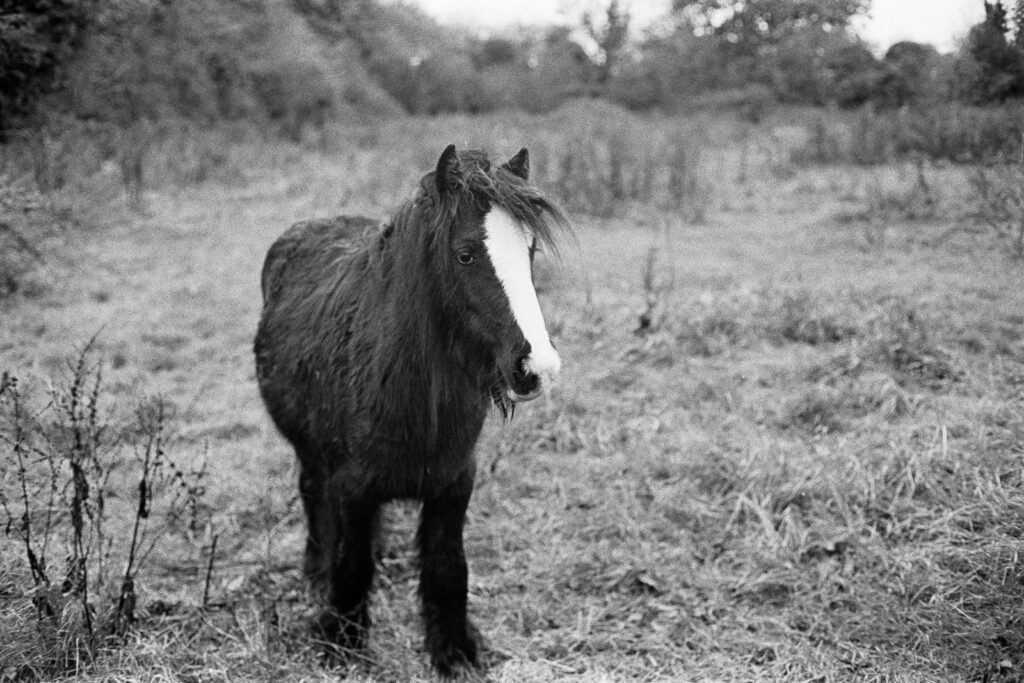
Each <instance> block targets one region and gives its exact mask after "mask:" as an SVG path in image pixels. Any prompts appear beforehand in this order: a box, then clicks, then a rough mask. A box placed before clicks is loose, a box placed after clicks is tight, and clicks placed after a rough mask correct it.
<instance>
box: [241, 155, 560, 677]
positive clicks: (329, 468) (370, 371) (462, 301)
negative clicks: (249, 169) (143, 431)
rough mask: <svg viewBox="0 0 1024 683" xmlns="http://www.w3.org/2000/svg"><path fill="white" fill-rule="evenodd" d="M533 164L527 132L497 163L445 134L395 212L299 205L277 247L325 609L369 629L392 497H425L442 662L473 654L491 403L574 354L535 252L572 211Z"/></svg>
mask: <svg viewBox="0 0 1024 683" xmlns="http://www.w3.org/2000/svg"><path fill="white" fill-rule="evenodd" d="M529 171H530V163H529V154H528V152H527V150H526V149H522V150H520V152H519V153H518V154H516V155H515V156H514V157H512V158H511V159H510V160H508V161H507V162H506V163H504V164H501V165H500V166H497V167H496V168H494V167H492V165H491V163H490V161H489V160H488V158H487V155H486V153H484V152H483V151H480V150H464V151H461V152H458V151H456V148H455V146H454V145H449V146H448V147H447V148H446V149H445V150H444V152H443V153H442V154H441V156H440V158H439V159H438V161H437V165H436V168H435V169H434V170H433V171H432V172H430V173H427V174H426V175H424V176H423V177H422V180H421V181H420V184H419V187H418V190H417V191H416V192H415V194H414V196H412V197H411V198H410V199H408V200H407V201H405V202H404V203H402V204H401V205H400V206H399V207H398V209H397V210H396V211H395V213H394V214H393V216H392V217H391V218H390V219H389V220H387V221H385V222H384V223H382V224H381V223H378V222H377V221H374V220H372V219H370V218H365V217H361V216H339V217H336V218H331V219H315V220H308V221H303V222H299V223H296V224H295V225H293V226H292V227H291V228H289V229H288V230H287V231H286V232H285V233H284V234H283V235H281V237H280V238H278V239H277V241H275V242H274V244H273V245H272V246H271V247H270V250H269V251H268V253H267V256H266V260H265V262H264V265H263V270H262V275H261V288H262V292H263V310H262V314H261V317H260V321H259V327H258V330H257V333H256V338H255V343H254V350H255V356H256V369H257V379H258V383H259V389H260V393H261V395H262V397H263V401H264V403H265V405H266V408H267V411H268V413H269V414H270V416H271V418H272V420H273V422H274V423H275V425H276V426H277V428H278V430H279V431H280V432H281V434H282V435H283V436H284V437H285V438H286V439H287V440H288V441H289V442H290V443H291V445H292V446H293V447H294V449H295V454H296V456H297V459H298V463H299V493H300V495H301V498H302V502H303V506H304V508H305V512H306V521H307V527H308V536H307V541H306V547H305V557H304V571H305V574H306V576H307V577H308V579H309V580H310V583H311V584H312V586H313V587H314V589H315V591H316V593H318V594H319V595H321V596H323V598H324V599H325V601H326V603H327V604H326V607H325V609H324V610H323V612H322V614H321V615H320V616H319V618H318V620H317V623H318V626H319V628H320V629H321V631H322V633H323V634H324V635H325V636H326V637H328V638H329V639H330V640H332V641H333V642H335V643H337V644H338V645H340V646H341V648H342V650H343V651H344V650H358V649H360V648H362V647H364V646H365V639H366V631H367V629H368V627H369V626H370V618H369V613H368V596H369V592H370V589H371V585H372V582H373V575H374V559H373V545H374V542H375V538H376V535H377V532H378V526H379V517H380V509H381V506H382V505H383V504H385V503H387V502H389V501H392V500H397V499H415V500H419V501H422V510H421V513H420V520H419V528H418V531H417V546H418V551H419V559H420V562H419V569H420V583H419V594H420V600H421V603H422V616H423V619H424V625H425V645H426V650H427V652H428V653H429V656H430V660H431V663H432V665H433V666H434V668H435V669H436V670H437V671H438V672H439V673H440V674H442V675H445V676H448V675H452V674H453V672H455V671H456V670H458V669H460V668H465V667H473V666H477V665H478V655H477V650H478V635H477V632H476V629H475V628H474V627H473V625H472V624H471V622H470V621H469V619H468V617H467V614H466V587H467V568H466V558H465V553H464V550H463V541H462V534H463V526H464V523H465V517H466V508H467V506H468V504H469V500H470V495H471V494H472V491H473V480H474V474H475V469H476V464H475V460H474V454H473V452H474V448H475V445H476V442H477V439H478V438H479V436H480V431H481V428H482V426H483V424H484V419H485V417H486V414H487V412H488V409H489V407H490V405H492V404H493V405H494V406H496V407H497V408H498V410H499V411H500V412H501V414H502V415H503V416H504V417H505V418H506V419H508V418H509V417H510V416H511V414H512V413H513V411H514V408H515V405H516V404H517V403H521V402H524V401H529V400H531V399H534V398H536V397H537V396H539V395H541V394H542V393H543V392H545V391H546V390H547V389H548V388H549V387H550V386H551V385H552V384H553V383H554V382H555V381H556V379H557V377H558V375H559V372H560V368H561V360H560V357H559V354H558V352H557V351H556V350H555V348H554V346H553V344H552V342H551V339H550V337H549V335H548V333H547V329H546V327H545V322H544V317H543V314H542V312H541V308H540V304H539V302H538V300H537V294H536V291H535V288H534V284H533V272H532V265H533V260H534V256H535V254H536V252H537V250H538V248H541V247H544V248H547V249H549V250H552V251H554V250H555V247H556V245H555V241H556V240H555V237H556V232H557V231H558V230H559V229H560V228H567V227H568V224H567V221H566V219H565V217H564V214H563V213H562V211H561V210H560V209H559V208H558V207H557V206H556V205H555V204H554V203H553V202H552V201H550V200H549V199H547V198H546V197H545V196H544V195H543V194H542V193H541V192H540V191H539V190H537V189H536V188H535V187H533V186H531V185H530V184H529V182H528V181H529Z"/></svg>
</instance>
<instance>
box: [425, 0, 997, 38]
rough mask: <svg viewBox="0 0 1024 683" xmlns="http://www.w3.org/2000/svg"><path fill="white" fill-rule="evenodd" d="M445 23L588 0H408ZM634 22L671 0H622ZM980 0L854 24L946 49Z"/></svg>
mask: <svg viewBox="0 0 1024 683" xmlns="http://www.w3.org/2000/svg"><path fill="white" fill-rule="evenodd" d="M412 1H413V2H414V3H415V4H418V5H420V6H421V7H422V8H423V9H425V10H426V11H427V13H429V14H431V15H433V16H434V17H436V18H437V19H439V20H440V21H442V22H445V23H457V24H465V25H469V26H473V27H479V28H482V29H497V28H500V27H501V26H507V25H509V24H546V23H555V22H565V21H567V20H573V19H575V18H577V17H578V16H579V15H580V13H581V11H582V9H583V8H585V7H587V6H588V2H587V0H412ZM626 1H627V4H628V5H629V7H630V10H631V12H632V14H633V17H634V21H635V22H636V24H637V25H639V26H642V25H645V24H647V23H649V22H650V21H652V20H653V19H655V18H657V17H658V16H660V15H662V14H664V12H665V11H666V9H667V8H668V6H669V5H670V4H671V0H632V2H629V0H626ZM983 17H984V9H983V6H982V1H981V0H872V1H871V14H870V16H869V17H868V18H867V20H865V21H862V22H860V23H859V24H858V29H859V32H860V34H861V35H862V36H863V37H864V38H865V39H866V40H867V41H868V42H869V43H871V44H872V45H874V46H875V47H877V48H880V49H883V50H884V49H885V48H886V47H888V46H889V45H891V44H892V43H894V42H896V41H899V40H915V41H918V42H923V43H932V44H934V45H935V46H936V47H938V48H939V49H940V50H951V49H953V47H954V46H955V43H956V40H957V39H958V38H961V37H963V36H965V35H966V34H967V30H968V29H969V28H970V27H971V25H972V24H975V23H977V22H979V21H981V20H982V18H983Z"/></svg>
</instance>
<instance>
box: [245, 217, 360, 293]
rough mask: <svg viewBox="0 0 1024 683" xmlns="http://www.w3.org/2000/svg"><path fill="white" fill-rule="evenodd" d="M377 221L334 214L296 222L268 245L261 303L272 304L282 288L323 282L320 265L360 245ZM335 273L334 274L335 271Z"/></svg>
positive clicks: (323, 265)
mask: <svg viewBox="0 0 1024 683" xmlns="http://www.w3.org/2000/svg"><path fill="white" fill-rule="evenodd" d="M378 224H379V222H378V221H376V220H374V219H372V218H367V217H365V216H337V217H335V218H320V219H314V220H308V221H300V222H298V223H295V224H294V225H292V227H290V228H288V230H286V231H285V232H284V234H282V235H281V236H280V237H278V238H277V240H276V241H275V242H274V244H273V245H272V246H271V247H270V250H269V251H268V252H267V258H266V260H265V261H264V262H263V272H262V275H261V277H260V285H261V288H262V290H263V303H264V305H268V304H271V305H272V304H273V303H274V299H275V297H278V296H280V295H281V292H282V289H283V288H285V287H303V285H305V286H306V287H312V286H316V285H323V284H324V281H325V277H324V276H326V275H330V273H325V272H323V269H324V267H325V266H326V265H327V264H329V263H331V262H335V263H336V262H337V260H338V258H339V257H344V256H348V255H350V254H352V253H354V252H356V251H358V250H359V248H360V247H361V246H362V242H363V237H364V236H365V235H366V233H367V231H369V230H371V229H373V228H374V227H375V226H377V225H378ZM335 275H337V273H335Z"/></svg>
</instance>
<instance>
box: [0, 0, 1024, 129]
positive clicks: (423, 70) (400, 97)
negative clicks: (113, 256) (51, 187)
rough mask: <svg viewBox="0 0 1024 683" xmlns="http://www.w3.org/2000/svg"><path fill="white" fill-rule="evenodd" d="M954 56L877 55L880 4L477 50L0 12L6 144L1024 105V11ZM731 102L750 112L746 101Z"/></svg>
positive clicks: (353, 14)
mask: <svg viewBox="0 0 1024 683" xmlns="http://www.w3.org/2000/svg"><path fill="white" fill-rule="evenodd" d="M977 1H978V2H980V3H981V4H982V5H983V7H984V10H985V15H984V16H985V18H984V20H983V21H982V22H981V23H979V24H978V25H976V26H973V27H971V28H970V29H969V32H968V33H967V35H966V37H965V38H964V39H963V40H962V41H961V43H960V45H959V46H958V48H957V49H956V50H955V51H954V52H953V53H951V54H941V53H939V52H938V51H937V50H936V49H935V48H934V47H933V46H930V45H925V44H921V43H914V42H900V43H897V44H895V45H892V46H891V47H889V49H888V50H887V51H886V52H885V53H884V54H882V55H876V54H875V53H873V52H872V50H871V49H870V46H868V45H867V44H866V43H865V42H864V41H863V40H862V39H861V38H860V37H858V35H857V34H856V32H855V30H854V27H855V25H856V21H857V19H858V17H861V16H863V15H864V14H865V12H866V11H867V10H868V5H869V2H868V0H674V1H673V3H672V5H671V7H670V10H669V11H668V12H667V13H666V15H665V16H664V17H662V18H661V19H660V20H659V21H657V22H655V23H654V24H653V25H652V26H650V27H649V28H647V29H646V30H645V31H644V32H642V33H639V34H638V33H637V31H635V30H634V26H633V25H632V17H631V16H630V13H629V5H628V4H627V3H626V2H624V1H623V0H593V1H592V3H591V4H590V6H589V7H590V10H589V11H585V12H583V13H581V14H580V15H579V16H578V17H577V20H576V21H575V22H574V23H570V24H565V25H558V26H547V27H522V28H516V29H510V30H509V31H506V32H504V33H503V34H501V35H492V36H485V37H482V36H479V35H474V34H473V33H471V32H469V31H466V30H453V29H452V28H451V27H447V26H444V27H442V26H440V25H439V24H437V23H436V22H435V21H433V20H432V19H430V18H429V17H428V16H427V15H425V14H424V13H423V12H422V11H420V10H418V9H416V8H415V7H414V6H412V5H409V4H401V3H380V2H377V1H376V0H208V1H205V2H204V1H200V0H174V1H171V0H0V130H4V131H6V130H10V129H12V128H15V127H17V126H21V125H25V124H26V122H29V123H30V122H31V121H32V119H33V117H38V115H39V113H40V112H41V111H43V112H49V113H52V112H53V111H66V112H68V113H70V114H72V115H74V116H76V117H79V118H85V119H90V120H100V121H109V122H112V123H116V124H119V125H124V124H130V123H131V122H133V121H137V120H141V119H154V118H161V117H164V116H179V117H185V118H190V119H198V120H202V121H210V122H214V121H218V120H222V119H241V118H245V119H250V120H252V119H264V120H267V121H269V122H273V123H276V124H277V125H279V126H281V128H282V130H283V131H285V132H286V133H287V134H289V135H298V134H299V131H300V130H301V129H302V127H303V126H309V125H314V126H315V125H319V124H321V123H322V122H323V121H325V120H326V119H328V118H331V117H335V118H337V117H344V116H360V115H363V116H365V115H379V114H381V113H399V112H402V111H404V112H408V113H413V114H437V113H442V112H471V113H472V112H484V111H490V110H495V109H505V108H515V109H522V110H527V111H546V110H550V109H553V108H555V107H557V106H558V105H559V104H560V103H562V102H564V101H565V100H567V99H570V98H574V97H600V98H604V99H607V100H610V101H613V102H616V103H618V104H621V105H623V106H625V107H628V108H631V109H635V110H651V109H661V110H671V109H674V108H678V107H680V106H687V105H689V104H692V103H694V102H700V101H702V100H707V99H712V100H713V99H714V98H716V97H717V98H719V99H721V100H723V101H737V102H747V103H749V102H757V101H779V102H788V103H796V104H811V105H835V106H839V107H854V106H861V105H865V104H871V105H873V106H876V107H902V106H905V105H908V104H917V103H928V102H938V101H953V100H956V101H962V102H967V103H971V104H988V103H996V102H1003V101H1006V100H1008V99H1013V98H1020V97H1022V96H1024V0H1015V1H1014V2H1013V4H1012V5H1011V4H1009V3H1004V2H1002V1H1001V0H995V1H994V2H989V1H988V0H977ZM730 98H732V99H730Z"/></svg>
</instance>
